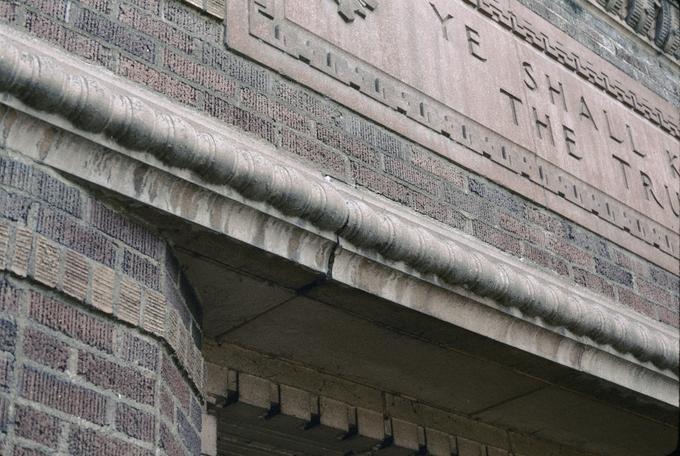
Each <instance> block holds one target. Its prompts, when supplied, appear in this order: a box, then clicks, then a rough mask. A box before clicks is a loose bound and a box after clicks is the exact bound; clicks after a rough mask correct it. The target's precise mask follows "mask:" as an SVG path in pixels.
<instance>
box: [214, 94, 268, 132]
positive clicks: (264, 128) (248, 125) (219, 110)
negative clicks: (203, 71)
mask: <svg viewBox="0 0 680 456" xmlns="http://www.w3.org/2000/svg"><path fill="white" fill-rule="evenodd" d="M205 110H206V112H208V113H209V114H210V115H211V116H213V117H216V118H218V119H220V120H222V121H224V122H226V123H228V124H230V125H235V126H237V127H239V128H241V129H243V130H245V131H247V132H250V133H253V134H255V135H257V136H259V137H260V138H262V139H264V140H266V141H268V142H270V143H272V144H275V143H276V128H275V127H274V124H273V123H272V122H271V121H269V120H266V119H263V118H261V117H259V116H257V115H255V114H252V113H250V112H248V111H244V110H243V109H241V108H237V107H235V106H233V105H232V104H230V103H229V102H228V101H226V100H223V99H222V98H219V97H215V96H212V95H209V94H206V96H205Z"/></svg>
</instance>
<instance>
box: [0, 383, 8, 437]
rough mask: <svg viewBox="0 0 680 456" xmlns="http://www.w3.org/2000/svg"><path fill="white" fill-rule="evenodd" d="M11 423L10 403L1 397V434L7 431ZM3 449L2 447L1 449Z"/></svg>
mask: <svg viewBox="0 0 680 456" xmlns="http://www.w3.org/2000/svg"><path fill="white" fill-rule="evenodd" d="M8 421H9V403H8V401H7V399H5V398H4V397H2V396H0V432H6V431H7V424H8ZM1 448H2V447H0V449H1Z"/></svg>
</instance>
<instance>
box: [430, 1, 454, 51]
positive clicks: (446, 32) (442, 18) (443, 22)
mask: <svg viewBox="0 0 680 456" xmlns="http://www.w3.org/2000/svg"><path fill="white" fill-rule="evenodd" d="M430 6H431V7H432V9H433V10H434V14H436V15H437V19H439V22H440V23H441V26H442V35H443V36H444V39H445V40H446V41H449V30H448V28H447V27H446V24H447V23H448V22H449V21H450V20H451V19H453V16H451V15H450V14H448V13H447V14H446V16H442V15H441V14H440V13H439V10H438V9H437V7H436V6H435V4H434V3H432V2H430Z"/></svg>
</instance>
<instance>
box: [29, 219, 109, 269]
mask: <svg viewBox="0 0 680 456" xmlns="http://www.w3.org/2000/svg"><path fill="white" fill-rule="evenodd" d="M38 232H39V233H40V234H42V235H44V236H46V237H47V238H49V239H51V240H53V241H55V242H58V243H59V244H61V245H64V246H66V247H69V248H70V249H73V250H75V251H76V252H78V253H81V254H83V255H85V256H86V257H88V258H90V259H92V260H95V261H97V262H99V263H102V264H104V265H106V266H108V267H113V265H114V264H115V261H116V250H117V248H116V245H115V244H114V242H113V241H112V240H110V239H109V238H107V237H106V236H105V235H103V234H102V233H100V232H99V231H97V230H95V229H94V228H92V227H91V226H88V225H83V224H82V223H79V221H78V220H77V219H76V218H74V217H70V216H68V215H66V214H64V213H61V212H57V211H54V210H52V209H49V208H45V207H43V208H41V210H40V215H39V217H38Z"/></svg>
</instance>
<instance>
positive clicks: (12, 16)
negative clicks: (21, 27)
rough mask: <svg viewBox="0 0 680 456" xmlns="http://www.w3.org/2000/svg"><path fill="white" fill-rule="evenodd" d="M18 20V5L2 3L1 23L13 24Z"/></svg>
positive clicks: (0, 6) (0, 11)
mask: <svg viewBox="0 0 680 456" xmlns="http://www.w3.org/2000/svg"><path fill="white" fill-rule="evenodd" d="M16 19H17V5H16V4H14V3H4V2H3V3H0V21H2V22H9V23H12V22H14V21H16Z"/></svg>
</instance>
